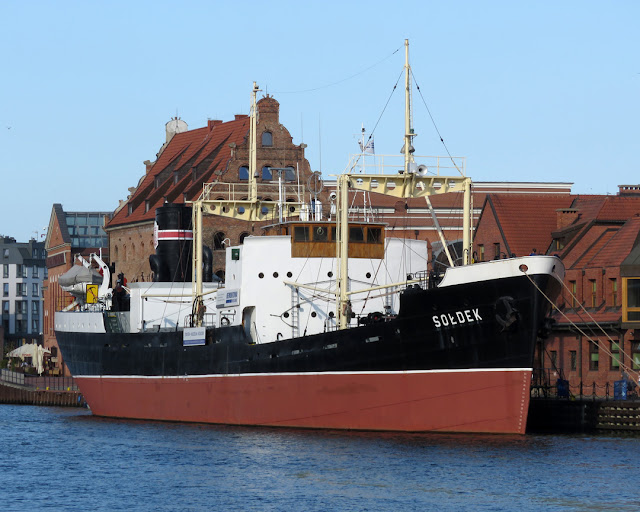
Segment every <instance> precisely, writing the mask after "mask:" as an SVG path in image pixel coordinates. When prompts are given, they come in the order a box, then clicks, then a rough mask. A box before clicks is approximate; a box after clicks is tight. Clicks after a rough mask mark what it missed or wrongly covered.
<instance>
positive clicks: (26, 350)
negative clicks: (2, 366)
mask: <svg viewBox="0 0 640 512" xmlns="http://www.w3.org/2000/svg"><path fill="white" fill-rule="evenodd" d="M40 351H42V352H40ZM45 352H47V353H48V354H50V353H51V350H49V349H48V348H43V347H40V346H39V345H37V344H36V343H31V344H28V345H22V346H20V347H18V348H17V349H15V350H12V351H11V352H9V353H8V354H7V357H19V358H20V359H23V360H24V358H25V357H38V355H39V354H42V355H44V353H45Z"/></svg>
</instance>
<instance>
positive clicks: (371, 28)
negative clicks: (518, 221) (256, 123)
mask: <svg viewBox="0 0 640 512" xmlns="http://www.w3.org/2000/svg"><path fill="white" fill-rule="evenodd" d="M639 24H640V2H637V1H635V0H628V1H624V0H618V1H615V0H612V1H611V2H601V1H589V0H581V1H571V0H565V1H560V2H559V1H557V0H553V1H551V0H537V1H517V2H514V1H492V0H485V1H482V2H479V1H458V0H450V1H447V2H442V1H437V2H436V1H430V0H423V1H420V2H408V3H406V4H404V5H401V4H398V3H396V4H392V3H391V2H388V1H376V0H372V1H368V2H360V1H351V2H345V1H344V0H343V1H340V2H338V1H334V0H326V1H323V2H293V1H291V2H287V1H278V0H272V1H270V2H248V1H235V2H232V1H228V0H227V1H224V2H222V1H214V0H208V1H204V0H203V1H195V0H193V1H190V0H181V1H180V2H167V1H163V0H154V1H146V0H138V1H131V0H129V1H126V2H121V1H117V0H114V1H110V2H97V1H86V0H85V1H63V0H57V1H56V2H52V1H49V0H47V1H44V0H31V1H28V2H25V1H22V0H16V1H14V0H0V56H1V59H0V64H1V66H2V70H1V73H0V234H2V235H6V236H13V237H14V238H16V239H17V240H18V241H27V240H29V239H30V238H37V239H40V240H43V239H44V237H43V235H44V234H45V232H46V227H47V225H48V223H49V219H50V216H51V208H52V205H53V204H54V203H61V204H62V205H63V208H64V209H65V210H66V211H113V210H114V209H115V208H116V207H117V206H118V201H119V200H120V199H125V198H126V196H127V194H128V189H129V187H133V186H135V185H136V184H137V183H138V181H139V179H140V177H141V176H142V175H143V174H144V169H145V167H144V164H143V162H144V161H145V160H151V161H153V160H154V159H155V155H156V153H157V152H158V150H159V149H160V147H161V145H162V144H163V142H164V141H165V123H167V122H168V121H169V120H170V119H171V118H172V117H174V116H176V115H177V116H179V117H180V118H182V119H183V120H184V121H186V122H187V124H188V125H189V128H191V129H195V128H200V127H202V126H205V125H206V123H207V119H221V120H223V121H229V120H232V119H233V117H234V115H235V114H248V113H249V108H250V95H251V88H252V84H253V81H256V82H257V83H258V85H259V86H260V88H261V89H262V91H263V92H262V93H260V94H265V93H268V94H271V95H273V96H274V97H275V98H276V99H277V100H278V101H279V102H280V121H281V123H282V124H284V126H285V127H287V129H288V130H289V131H290V133H291V135H292V136H293V142H294V143H295V144H299V143H301V142H304V143H305V144H307V146H308V147H307V149H306V156H307V159H308V160H309V162H310V164H311V168H312V170H317V171H321V172H322V174H323V176H324V177H325V178H329V177H330V176H331V175H335V174H338V173H341V172H343V171H344V170H345V167H346V166H347V163H348V160H349V155H350V154H354V153H357V152H358V151H359V150H358V145H357V140H358V139H357V138H358V136H359V132H360V130H361V127H362V126H363V125H364V127H365V128H366V129H367V131H368V132H371V131H372V130H373V129H374V127H375V131H374V140H375V149H376V153H377V154H396V153H398V152H399V150H400V148H401V146H402V143H403V141H402V135H403V132H404V121H403V108H404V107H403V105H404V95H403V91H402V87H401V86H400V87H398V88H397V89H396V90H395V91H393V88H394V85H395V84H396V83H397V81H398V78H399V77H400V74H401V73H402V69H403V65H404V48H403V45H404V40H405V39H409V44H410V63H411V67H412V70H413V75H414V77H415V83H416V84H417V85H418V86H419V87H420V93H418V92H414V95H413V104H414V113H413V124H414V128H415V131H416V133H418V136H417V137H416V138H415V140H414V146H415V147H416V154H421V155H446V153H447V151H448V152H449V153H450V154H452V155H454V156H460V157H465V158H466V171H467V174H468V175H469V176H471V177H472V179H473V180H475V181H535V182H563V183H564V182H570V183H573V188H572V190H573V192H574V193H579V194H615V193H616V192H617V190H618V185H621V184H638V183H640V164H639V163H638V149H639V148H638V124H639V121H640V106H639V100H640V62H639V57H638V56H639V55H640V51H639V50H640V30H639V27H638V25H639ZM400 85H401V83H400ZM259 97H260V96H259ZM387 102H388V103H387ZM427 109H428V110H427ZM432 118H433V121H432ZM438 134H440V135H441V136H442V138H443V139H444V143H445V145H446V147H445V146H444V145H443V144H442V143H441V142H440V137H439V135H438Z"/></svg>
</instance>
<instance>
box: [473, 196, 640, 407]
mask: <svg viewBox="0 0 640 512" xmlns="http://www.w3.org/2000/svg"><path fill="white" fill-rule="evenodd" d="M483 246H484V247H485V248H489V249H485V250H484V255H485V259H494V258H496V257H502V256H503V255H504V254H505V253H512V252H513V253H516V255H518V256H522V255H526V254H528V253H529V251H531V250H532V249H533V248H536V249H537V252H538V254H555V255H557V256H558V257H560V258H561V259H562V261H563V262H564V264H565V267H566V276H565V281H564V288H563V291H562V294H561V296H560V297H559V298H558V299H557V301H556V304H557V306H558V310H557V311H556V312H555V313H554V315H553V316H554V320H555V322H556V324H555V326H554V329H553V332H552V334H551V336H550V337H549V338H548V339H547V340H546V342H545V344H544V346H543V347H542V348H541V350H539V352H538V354H537V358H536V360H537V366H538V368H544V369H545V373H544V374H543V377H544V378H545V379H546V381H547V382H546V383H547V384H554V383H555V382H556V380H557V379H558V378H559V377H562V378H564V379H566V380H568V381H569V385H570V390H571V392H572V393H573V394H580V392H581V391H582V393H584V394H588V395H591V394H592V393H593V392H594V391H595V393H596V394H597V395H598V396H604V395H606V393H607V392H609V393H610V394H613V387H612V383H613V382H614V381H616V380H620V379H621V377H622V376H623V370H624V371H625V374H627V375H629V376H630V377H632V378H634V379H635V381H636V382H637V380H638V375H637V372H638V371H639V370H640V265H639V264H638V263H639V258H640V193H638V187H633V186H621V187H620V191H619V193H618V194H617V195H615V196H603V195H587V196H575V195H574V196H570V197H562V198H556V199H555V200H554V199H550V198H547V199H544V198H541V197H536V196H531V197H529V198H527V199H526V200H523V199H522V198H520V199H517V198H514V197H509V196H503V197H496V196H493V195H491V196H488V197H487V199H486V200H485V203H484V207H483V210H482V213H481V216H480V220H479V222H478V226H477V230H476V238H475V241H474V249H475V251H476V252H477V253H478V254H483V251H482V248H483ZM497 247H499V249H497ZM494 248H496V249H494ZM479 259H482V258H479Z"/></svg>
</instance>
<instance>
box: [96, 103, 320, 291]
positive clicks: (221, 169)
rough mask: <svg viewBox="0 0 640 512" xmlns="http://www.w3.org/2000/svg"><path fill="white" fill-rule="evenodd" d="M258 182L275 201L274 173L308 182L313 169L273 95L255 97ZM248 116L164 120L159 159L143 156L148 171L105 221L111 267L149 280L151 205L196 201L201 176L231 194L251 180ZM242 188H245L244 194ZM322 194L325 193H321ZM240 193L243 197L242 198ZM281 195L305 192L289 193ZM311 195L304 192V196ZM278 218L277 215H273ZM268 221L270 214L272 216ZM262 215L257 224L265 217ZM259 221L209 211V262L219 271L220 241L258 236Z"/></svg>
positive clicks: (222, 192)
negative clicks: (193, 125)
mask: <svg viewBox="0 0 640 512" xmlns="http://www.w3.org/2000/svg"><path fill="white" fill-rule="evenodd" d="M257 109H258V119H257V151H256V152H257V167H256V173H257V177H256V178H257V182H258V187H259V195H260V198H261V199H262V200H265V201H277V200H278V186H277V184H278V174H277V172H276V171H275V170H274V169H283V171H282V176H283V179H284V180H285V182H288V183H294V182H295V183H300V184H301V185H306V184H307V182H308V180H309V179H310V177H311V175H312V173H311V169H310V166H309V162H308V161H307V160H306V159H305V156H304V149H305V147H306V145H305V144H300V145H296V144H293V138H292V136H291V134H290V133H289V131H288V130H287V129H286V128H285V127H284V126H283V125H282V124H281V123H280V121H279V109H280V106H279V103H278V102H277V101H276V100H275V99H274V98H273V97H271V96H268V95H267V96H265V97H263V98H262V99H261V100H259V101H258V102H257ZM249 125H250V118H249V116H246V115H237V116H235V119H234V120H233V121H228V122H222V121H218V120H211V121H209V122H208V124H207V126H205V127H203V128H197V129H194V130H187V127H186V123H184V122H183V121H180V120H177V119H173V120H171V121H170V122H169V123H167V142H166V143H165V144H164V145H163V147H162V148H161V150H160V153H159V154H158V155H157V160H156V161H155V162H154V163H151V162H145V163H146V174H145V175H144V176H143V177H142V178H141V179H140V182H139V184H138V186H137V187H135V188H132V189H130V191H131V194H130V195H129V197H128V198H127V200H126V201H123V202H121V204H120V205H119V207H118V209H117V210H116V211H115V213H114V215H113V219H112V220H111V221H110V222H109V224H108V225H107V228H106V230H107V232H108V234H109V249H110V254H111V255H112V260H113V261H114V262H115V264H116V272H123V273H124V274H125V276H127V278H128V280H129V281H148V280H150V279H151V269H150V266H149V256H150V255H151V254H153V253H154V252H155V249H154V241H153V230H154V221H155V209H156V208H158V207H160V206H161V205H162V204H164V203H165V202H168V203H184V202H187V201H192V200H195V199H197V198H198V197H199V195H200V194H201V192H202V189H203V184H204V183H216V186H215V187H214V192H216V191H218V192H219V195H216V196H214V198H215V199H226V198H228V197H229V194H230V190H235V189H234V188H233V187H237V188H238V189H240V188H241V187H242V186H243V185H244V186H245V190H246V184H247V183H248V180H249ZM245 195H246V193H245ZM322 197H325V196H324V195H323V196H322ZM238 199H246V197H239V198H238ZM283 200H285V201H301V200H305V198H301V197H292V196H287V197H285V198H283ZM308 200H309V198H306V201H308ZM274 221H275V219H274ZM272 222H273V221H272ZM268 223H271V222H266V223H262V224H268ZM261 234H262V232H261V229H260V223H248V222H246V221H241V220H237V219H230V218H223V217H217V216H207V217H205V220H204V233H203V240H204V243H205V244H206V245H208V246H209V247H210V248H211V249H212V250H213V258H214V259H213V269H214V272H215V273H216V274H218V275H219V276H222V275H223V273H224V262H225V255H224V247H225V245H226V244H228V243H231V244H238V243H241V242H242V240H243V239H244V237H246V236H249V235H261Z"/></svg>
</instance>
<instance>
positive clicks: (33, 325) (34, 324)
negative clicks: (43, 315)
mask: <svg viewBox="0 0 640 512" xmlns="http://www.w3.org/2000/svg"><path fill="white" fill-rule="evenodd" d="M38 324H39V322H38V319H37V318H34V319H32V320H31V332H32V333H34V334H36V333H37V332H38V331H39V330H40V326H39V325H38Z"/></svg>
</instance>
